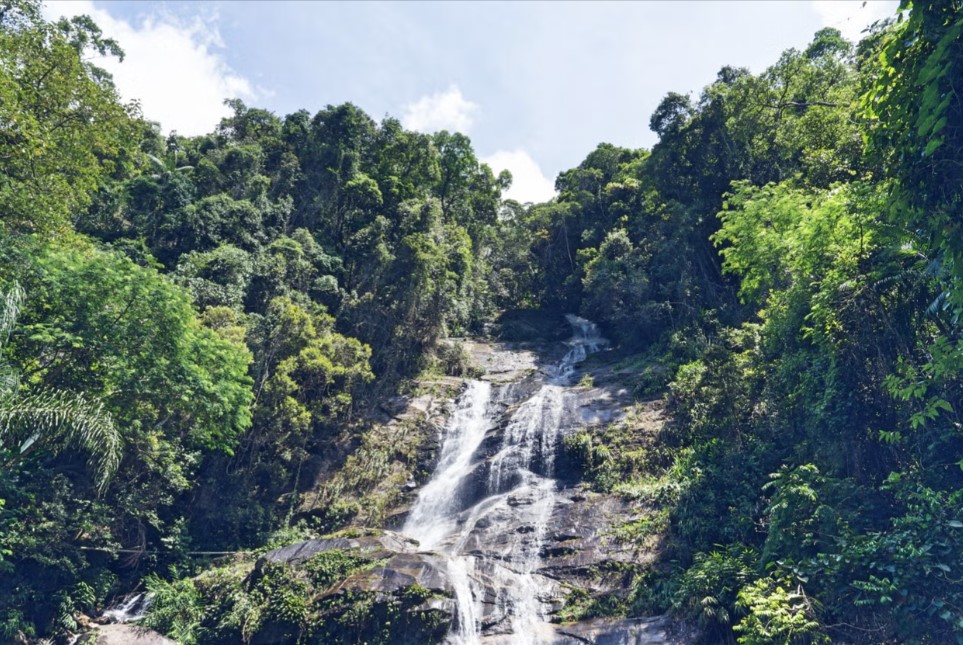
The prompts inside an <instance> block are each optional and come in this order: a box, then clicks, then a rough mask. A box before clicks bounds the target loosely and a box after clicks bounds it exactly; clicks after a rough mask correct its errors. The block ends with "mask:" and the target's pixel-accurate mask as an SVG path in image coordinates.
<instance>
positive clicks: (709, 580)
mask: <svg viewBox="0 0 963 645" xmlns="http://www.w3.org/2000/svg"><path fill="white" fill-rule="evenodd" d="M756 557H757V556H756V553H755V552H754V551H753V550H752V549H749V548H746V547H745V546H743V545H739V544H732V545H729V546H728V547H726V550H725V551H711V552H709V553H699V554H698V555H696V557H695V559H694V561H693V564H692V566H691V567H689V568H688V569H687V570H686V571H685V573H684V574H683V575H682V577H681V584H680V585H679V589H678V591H677V592H676V598H675V604H676V606H677V607H679V608H680V609H682V610H683V611H685V612H686V613H687V614H688V615H690V616H692V617H693V618H695V619H696V620H698V621H699V622H700V623H701V624H702V625H703V626H704V627H705V628H707V629H709V630H712V631H714V632H715V633H717V634H724V633H725V627H727V626H729V625H733V624H735V622H736V621H735V618H736V615H735V606H736V599H737V596H738V594H739V591H740V589H742V588H743V587H744V586H745V585H747V584H748V583H750V582H751V581H752V580H753V579H754V578H755V576H754V574H753V565H754V563H755V560H756Z"/></svg>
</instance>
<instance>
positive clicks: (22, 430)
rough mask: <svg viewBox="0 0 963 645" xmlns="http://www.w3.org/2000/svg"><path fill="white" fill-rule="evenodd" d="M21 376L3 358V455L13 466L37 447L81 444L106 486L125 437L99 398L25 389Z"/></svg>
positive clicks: (16, 303)
mask: <svg viewBox="0 0 963 645" xmlns="http://www.w3.org/2000/svg"><path fill="white" fill-rule="evenodd" d="M23 297H24V296H23V292H22V291H21V289H20V285H18V284H16V283H14V285H13V287H12V288H11V289H10V290H9V291H8V292H7V293H6V294H4V295H3V296H2V297H0V301H2V302H0V306H2V308H3V310H2V312H0V351H2V350H3V347H4V345H5V344H6V343H7V342H8V341H9V339H10V334H11V332H12V331H13V329H14V326H15V324H16V321H17V317H18V316H19V314H20V307H21V305H22V301H23ZM20 386H21V383H20V375H19V374H18V372H17V371H16V370H15V369H14V368H13V367H12V366H10V365H9V364H8V363H6V362H5V361H4V360H3V359H2V357H0V459H2V460H3V462H4V464H3V465H4V466H5V467H8V468H9V467H11V466H14V465H15V464H17V463H19V462H21V461H23V460H24V459H26V458H28V457H29V455H30V453H31V452H33V451H36V450H40V451H45V450H46V451H52V452H54V453H56V452H58V451H62V450H65V449H67V448H80V449H81V450H83V451H85V452H86V453H87V454H88V455H90V459H91V461H92V462H93V463H94V466H95V470H96V478H97V485H98V488H99V489H101V490H102V489H103V488H104V486H106V484H107V482H108V481H109V480H110V477H111V476H112V475H113V474H114V472H115V471H116V470H117V467H118V464H119V462H120V457H121V437H120V434H119V433H118V431H117V428H116V427H115V425H114V422H113V419H112V418H111V417H110V416H109V415H108V414H107V413H106V412H104V409H103V405H102V404H100V403H99V402H96V403H89V402H88V401H86V400H85V399H84V397H83V396H82V395H76V394H72V393H70V392H67V391H63V390H50V389H40V390H39V391H37V390H35V391H28V392H26V393H23V392H21V391H20V390H21V387H20Z"/></svg>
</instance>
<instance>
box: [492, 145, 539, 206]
mask: <svg viewBox="0 0 963 645" xmlns="http://www.w3.org/2000/svg"><path fill="white" fill-rule="evenodd" d="M481 162H482V163H486V164H488V165H489V167H491V169H492V171H493V172H494V173H495V174H496V175H498V173H500V172H501V171H502V170H508V171H509V172H510V173H512V186H511V188H509V189H508V191H507V192H506V193H505V195H504V197H506V198H507V199H516V200H518V201H520V202H522V203H523V204H524V203H525V202H547V201H548V200H550V199H551V198H552V197H554V196H555V182H553V181H552V180H551V179H549V178H548V177H546V176H545V175H544V174H542V169H541V168H539V166H538V164H537V163H536V162H535V160H534V159H532V157H531V155H529V154H528V153H527V152H525V151H524V150H521V149H516V150H499V151H498V152H496V153H495V154H493V155H490V156H488V157H485V158H483V159H481Z"/></svg>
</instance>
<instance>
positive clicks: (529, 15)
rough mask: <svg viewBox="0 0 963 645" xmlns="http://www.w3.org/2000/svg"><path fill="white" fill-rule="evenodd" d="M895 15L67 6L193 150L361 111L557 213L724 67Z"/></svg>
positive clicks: (128, 94)
mask: <svg viewBox="0 0 963 645" xmlns="http://www.w3.org/2000/svg"><path fill="white" fill-rule="evenodd" d="M897 4H898V3H897V2H895V1H890V0H870V1H869V2H866V3H863V2H862V1H861V0H855V1H845V0H824V1H813V0H807V1H803V0H800V1H795V2H793V1H785V0H783V1H776V2H761V1H750V2H719V1H716V2H697V1H687V2H678V1H677V2H591V3H588V2H586V3H580V2H481V3H468V2H410V3H401V2H387V3H383V2H353V3H339V2H277V1H274V2H270V3H262V2H252V1H248V2H210V3H197V2H144V1H137V2H129V1H124V2H103V1H92V0H80V1H77V0H74V1H69V2H63V1H62V2H51V3H49V5H48V12H49V13H50V14H51V15H63V14H76V13H88V14H91V15H92V16H93V17H94V18H95V20H97V22H98V24H100V25H101V27H102V28H103V29H104V31H105V32H106V33H107V34H108V35H109V36H112V37H115V38H116V39H117V40H119V41H120V44H121V46H122V47H124V48H125V49H126V50H127V59H126V60H125V62H124V63H122V64H115V63H110V64H108V67H109V69H110V70H111V71H112V72H113V73H114V75H115V79H116V81H117V85H118V87H119V89H120V91H121V93H122V94H123V95H124V97H125V98H128V99H133V98H137V99H139V100H140V101H141V103H142V107H143V110H144V113H145V115H146V116H147V117H148V118H151V119H154V120H157V121H159V122H161V124H162V127H164V128H165V130H166V129H175V130H177V131H178V132H179V133H181V134H199V133H203V132H207V131H210V130H211V129H212V128H213V127H214V126H215V125H216V123H217V121H218V120H219V119H220V117H222V116H224V115H225V113H226V112H225V108H224V106H223V105H222V101H223V99H224V98H231V97H237V98H241V99H243V100H244V101H245V102H246V103H248V104H249V105H253V106H257V107H264V108H267V109H270V110H272V111H274V112H276V113H277V114H279V115H284V114H287V113H289V112H292V111H295V110H297V109H300V108H305V109H308V110H309V111H311V112H312V113H313V112H315V111H317V110H318V109H321V108H323V107H324V106H325V105H328V104H338V103H343V102H346V101H351V102H353V103H355V104H357V105H358V106H360V107H361V108H363V109H364V110H365V111H367V112H368V113H369V114H370V115H371V116H372V117H374V118H375V119H380V118H382V117H383V116H385V115H391V116H395V117H398V118H400V119H402V121H403V122H404V123H405V125H406V126H407V127H410V128H413V129H418V130H422V131H426V132H432V131H435V130H438V129H442V128H445V129H450V130H460V131H463V132H465V133H466V134H467V135H468V136H470V137H471V139H472V141H473V143H474V147H475V150H476V152H477V153H478V154H479V156H480V157H481V158H482V159H483V160H486V161H487V162H488V163H489V164H490V165H492V166H493V168H494V169H495V170H496V172H497V171H498V170H501V169H502V168H508V169H509V170H512V172H513V174H514V175H515V185H514V186H513V189H512V191H511V193H510V196H513V197H515V198H518V199H521V200H523V201H536V200H542V199H547V198H548V197H550V196H551V194H552V184H553V183H554V178H555V176H556V175H557V174H558V173H559V172H560V171H562V170H565V169H566V168H571V167H573V166H575V165H577V164H578V163H579V162H580V161H581V160H582V159H583V158H584V157H585V156H586V155H587V154H588V153H589V152H590V151H591V150H592V149H593V148H594V147H595V146H596V145H597V144H598V143H600V142H603V141H606V142H610V143H614V144H617V145H622V146H629V147H640V146H650V145H652V144H653V143H654V142H655V137H654V135H653V133H652V132H650V131H649V129H648V121H649V115H650V114H651V113H652V111H653V109H654V108H655V106H656V105H657V104H658V102H659V100H660V99H661V98H662V97H663V96H664V95H665V94H666V92H669V91H677V92H683V93H685V92H692V93H693V94H697V93H698V92H699V90H700V89H701V88H702V87H703V86H704V85H706V84H707V83H710V82H711V81H712V80H713V78H714V77H715V74H716V72H717V71H718V70H719V68H720V67H722V66H723V65H735V66H742V67H748V68H750V69H751V70H753V71H756V72H758V71H761V70H762V69H764V68H765V67H766V66H768V65H770V64H771V63H773V62H775V60H776V59H777V57H778V56H779V53H780V52H781V51H783V50H784V49H787V48H789V47H797V48H798V47H804V46H805V45H806V43H807V42H809V40H810V39H811V38H812V35H813V33H815V32H816V31H817V30H818V29H820V28H822V27H824V26H835V27H837V28H840V29H841V30H842V31H843V32H844V34H846V35H847V36H848V37H850V38H853V39H856V38H858V36H859V32H860V31H861V30H862V29H863V28H864V27H865V26H866V25H868V24H870V23H871V22H873V21H874V20H876V19H879V18H881V17H885V16H889V15H892V14H893V13H894V12H895V10H896V6H897Z"/></svg>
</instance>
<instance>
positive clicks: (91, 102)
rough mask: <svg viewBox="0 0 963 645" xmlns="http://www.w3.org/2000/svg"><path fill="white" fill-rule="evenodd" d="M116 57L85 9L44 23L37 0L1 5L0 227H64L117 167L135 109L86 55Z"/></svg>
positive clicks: (47, 229) (128, 138)
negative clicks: (123, 102)
mask: <svg viewBox="0 0 963 645" xmlns="http://www.w3.org/2000/svg"><path fill="white" fill-rule="evenodd" d="M89 52H93V53H96V54H100V55H113V56H117V57H120V58H121V59H122V58H123V52H122V51H121V49H120V48H119V47H118V46H117V43H115V42H114V41H112V40H110V39H106V38H103V37H102V34H101V32H100V29H99V28H98V27H97V26H96V25H95V24H94V23H93V21H91V19H90V18H89V17H87V16H77V17H74V18H71V19H69V20H68V19H66V18H64V19H61V20H60V21H58V22H56V23H48V22H46V21H45V20H44V19H43V17H42V15H41V11H40V3H39V2H36V1H35V0H4V1H3V2H2V3H0V212H2V213H3V220H2V223H0V226H2V227H3V229H6V230H7V231H30V232H33V231H36V232H44V233H50V232H54V231H64V230H66V228H67V226H68V224H69V222H70V219H71V218H72V217H74V216H76V215H78V214H79V213H80V211H82V210H83V209H84V208H85V207H86V206H87V205H89V204H90V202H91V193H92V191H94V190H95V189H96V188H97V187H98V186H99V185H100V184H101V182H102V181H104V180H105V179H106V178H107V177H108V176H109V175H110V174H111V173H112V172H115V171H116V170H117V168H118V162H119V161H120V158H121V156H122V151H123V149H124V148H125V146H127V145H128V144H129V143H130V141H131V139H132V134H133V128H134V127H135V126H134V124H135V122H134V120H133V119H132V117H133V116H135V115H136V109H135V108H134V107H132V106H128V107H125V106H123V105H121V103H120V101H119V100H118V98H117V93H116V91H115V90H114V87H113V85H112V83H111V81H110V77H109V76H108V75H107V74H106V73H105V72H104V71H103V70H101V69H100V68H98V67H96V66H94V65H93V64H92V63H90V62H88V61H87V60H85V56H86V55H87V54H88V53H89Z"/></svg>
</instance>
